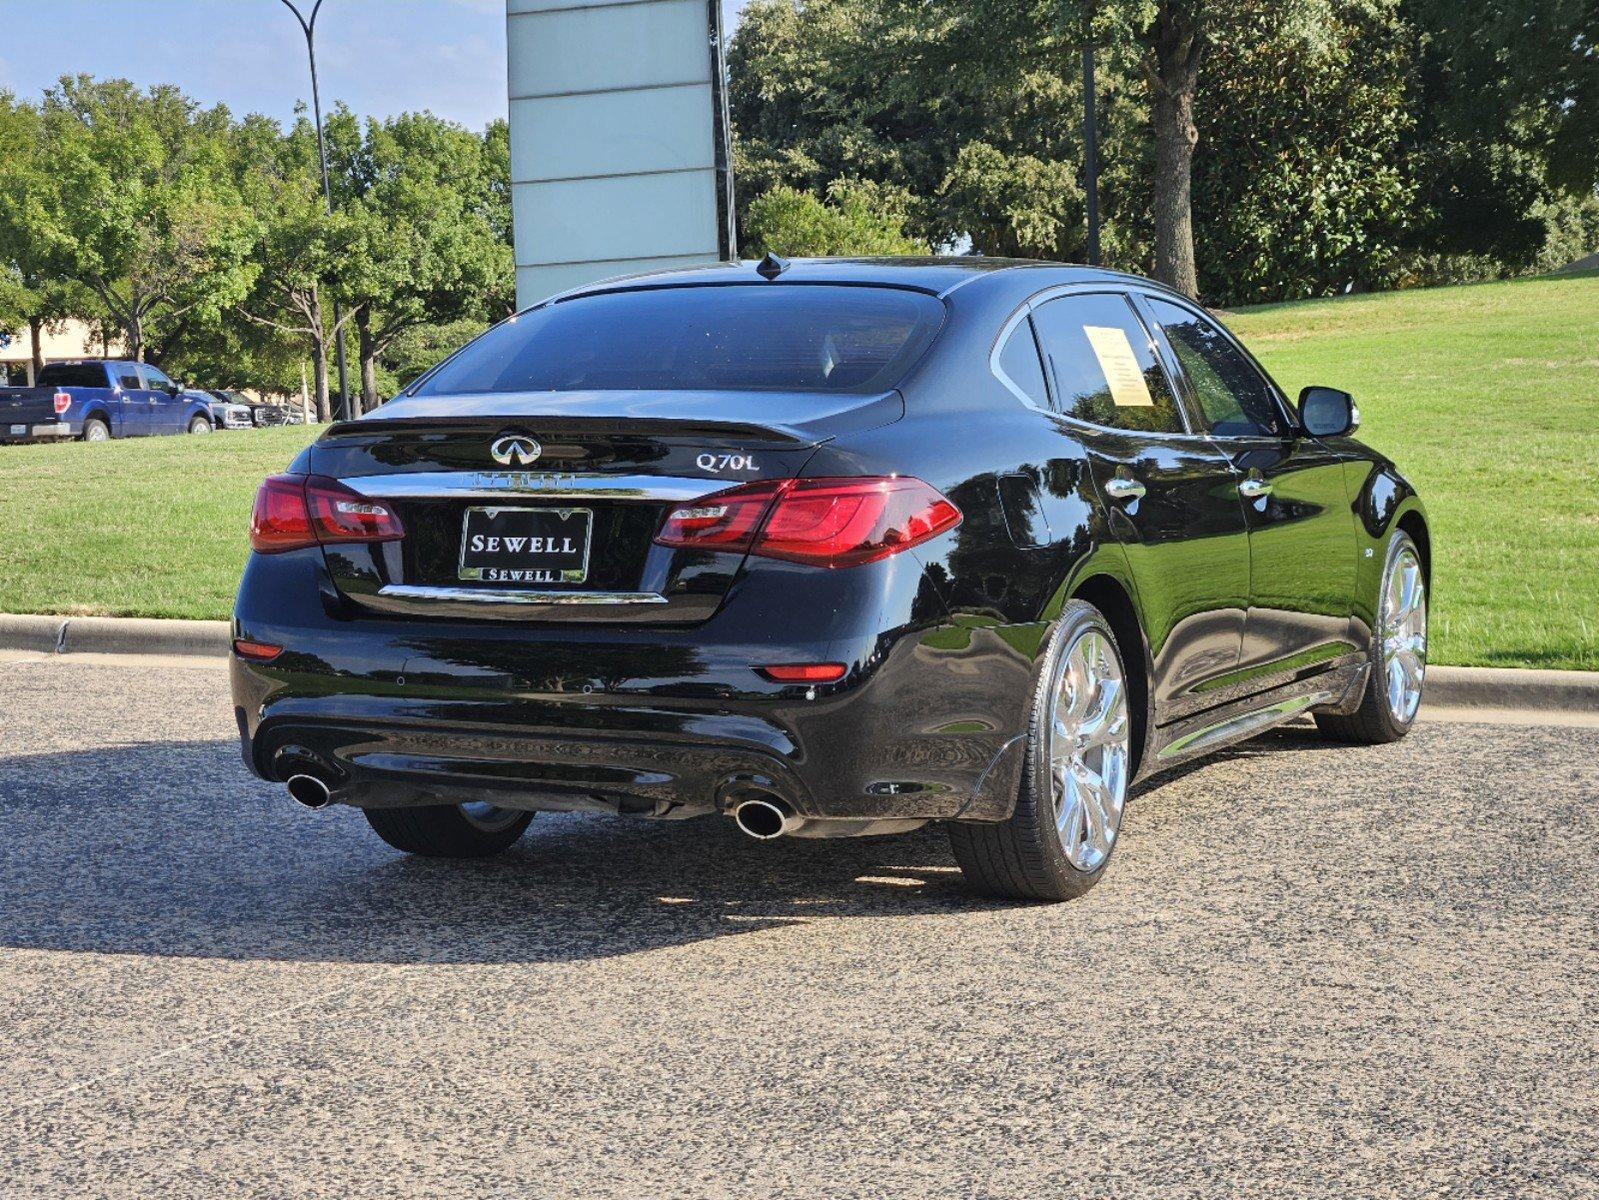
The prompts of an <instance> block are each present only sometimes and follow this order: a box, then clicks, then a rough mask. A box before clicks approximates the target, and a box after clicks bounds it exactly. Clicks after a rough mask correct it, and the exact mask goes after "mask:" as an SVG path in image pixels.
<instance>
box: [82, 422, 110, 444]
mask: <svg viewBox="0 0 1599 1200" xmlns="http://www.w3.org/2000/svg"><path fill="white" fill-rule="evenodd" d="M83 440H84V441H86V442H109V441H110V440H111V426H109V425H107V424H106V423H105V422H104V421H102V420H101V419H100V418H99V417H89V418H88V419H87V420H85V421H84V422H83Z"/></svg>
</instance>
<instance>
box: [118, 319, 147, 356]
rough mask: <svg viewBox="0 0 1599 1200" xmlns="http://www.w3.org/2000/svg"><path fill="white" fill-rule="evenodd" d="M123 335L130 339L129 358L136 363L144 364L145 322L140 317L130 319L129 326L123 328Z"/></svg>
mask: <svg viewBox="0 0 1599 1200" xmlns="http://www.w3.org/2000/svg"><path fill="white" fill-rule="evenodd" d="M122 335H123V336H124V337H126V338H127V339H128V357H129V358H131V359H132V360H133V361H134V362H143V361H144V322H143V321H142V320H141V319H140V318H138V317H130V318H128V322H127V324H125V325H124V326H123V327H122Z"/></svg>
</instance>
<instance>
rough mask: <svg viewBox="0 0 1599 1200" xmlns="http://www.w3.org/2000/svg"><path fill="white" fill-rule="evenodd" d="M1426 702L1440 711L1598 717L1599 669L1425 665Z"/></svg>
mask: <svg viewBox="0 0 1599 1200" xmlns="http://www.w3.org/2000/svg"><path fill="white" fill-rule="evenodd" d="M1426 702H1427V704H1428V705H1429V706H1431V705H1436V706H1438V707H1440V708H1444V707H1455V708H1519V709H1532V710H1534V711H1537V712H1585V713H1599V671H1533V670H1525V669H1514V670H1512V669H1507V668H1505V667H1428V668H1427V690H1426Z"/></svg>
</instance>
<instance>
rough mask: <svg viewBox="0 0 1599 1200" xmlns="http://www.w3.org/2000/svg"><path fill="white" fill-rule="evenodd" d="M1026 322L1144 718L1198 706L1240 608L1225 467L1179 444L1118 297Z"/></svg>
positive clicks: (1230, 648)
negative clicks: (1126, 583)
mask: <svg viewBox="0 0 1599 1200" xmlns="http://www.w3.org/2000/svg"><path fill="white" fill-rule="evenodd" d="M1032 320H1033V324H1034V329H1035V330H1036V333H1037V336H1038V342H1039V347H1040V349H1041V350H1042V352H1043V356H1044V363H1045V367H1046V370H1045V375H1046V378H1047V380H1048V383H1049V388H1050V401H1051V405H1052V408H1053V410H1054V412H1055V413H1056V415H1057V416H1058V418H1059V419H1060V420H1062V421H1063V422H1065V423H1067V424H1068V425H1069V426H1070V428H1071V429H1072V431H1073V433H1074V435H1075V436H1076V437H1077V438H1078V439H1079V440H1080V441H1081V443H1082V445H1083V446H1084V448H1085V449H1086V450H1087V452H1088V458H1089V462H1090V464H1091V469H1092V471H1093V473H1094V480H1095V484H1096V487H1097V489H1098V492H1099V495H1100V499H1101V501H1102V503H1103V504H1104V506H1105V509H1106V511H1107V512H1108V514H1109V520H1110V527H1111V529H1112V530H1113V531H1114V533H1115V535H1116V537H1117V538H1118V539H1119V540H1120V541H1121V543H1122V545H1123V547H1124V548H1125V551H1126V554H1127V558H1128V564H1129V567H1130V569H1131V571H1132V576H1133V581H1134V585H1135V586H1136V588H1137V590H1138V604H1139V608H1140V610H1141V611H1142V613H1143V615H1144V623H1145V634H1146V636H1147V637H1148V638H1149V645H1150V652H1151V655H1152V657H1153V660H1154V662H1153V665H1154V679H1153V680H1152V686H1151V694H1152V696H1153V697H1154V700H1155V704H1156V719H1157V721H1159V722H1166V721H1170V720H1174V719H1177V718H1179V717H1182V716H1185V715H1188V714H1189V713H1192V712H1196V711H1198V710H1201V709H1204V708H1208V707H1211V706H1212V705H1214V704H1216V703H1219V702H1221V700H1222V699H1224V697H1218V696H1217V695H1216V689H1217V687H1218V686H1220V685H1222V684H1223V683H1224V682H1225V680H1226V679H1227V678H1228V676H1229V675H1230V674H1231V673H1232V672H1234V671H1236V670H1237V667H1238V661H1239V656H1240V653H1241V651H1242V645H1243V633H1244V623H1245V616H1246V612H1247V608H1248V602H1249V539H1248V532H1247V526H1246V523H1245V518H1244V512H1243V506H1242V503H1241V502H1240V500H1239V497H1238V489H1237V483H1238V476H1237V474H1236V472H1235V471H1234V468H1233V465H1232V463H1231V461H1230V460H1229V458H1228V457H1227V455H1226V454H1223V453H1222V452H1220V451H1219V450H1218V449H1217V448H1216V447H1215V446H1214V445H1213V444H1212V443H1211V442H1210V440H1209V439H1208V438H1205V437H1203V436H1197V435H1195V434H1193V433H1192V432H1190V431H1189V429H1188V426H1187V423H1186V420H1185V418H1184V414H1183V411H1182V408H1181V406H1180V405H1179V403H1178V401H1177V398H1176V395H1175V392H1174V390H1173V388H1172V385H1171V381H1170V380H1169V379H1168V377H1167V375H1166V372H1165V370H1164V369H1163V368H1162V366H1161V363H1160V360H1159V358H1158V356H1157V354H1156V349H1155V343H1154V341H1153V339H1152V338H1151V337H1150V334H1149V331H1148V329H1147V328H1146V327H1145V326H1144V324H1143V321H1142V319H1141V318H1140V316H1139V315H1138V313H1137V312H1136V311H1135V310H1134V308H1133V305H1132V303H1131V301H1130V299H1129V298H1128V296H1127V295H1126V294H1125V293H1124V292H1121V291H1109V290H1107V291H1070V292H1067V293H1065V294H1061V295H1058V296H1055V297H1053V298H1047V297H1046V298H1045V299H1044V300H1043V302H1042V303H1039V304H1037V305H1036V307H1035V308H1034V310H1033V313H1032Z"/></svg>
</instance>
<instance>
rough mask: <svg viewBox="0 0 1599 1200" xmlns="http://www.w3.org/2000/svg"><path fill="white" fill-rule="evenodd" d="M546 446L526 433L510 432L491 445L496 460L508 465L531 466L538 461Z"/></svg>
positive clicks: (491, 452)
mask: <svg viewBox="0 0 1599 1200" xmlns="http://www.w3.org/2000/svg"><path fill="white" fill-rule="evenodd" d="M543 452H544V447H543V446H541V445H539V444H538V443H537V442H535V441H534V440H533V439H532V438H530V437H527V436H526V435H524V434H517V433H513V434H509V435H507V436H506V437H502V438H501V439H500V440H499V441H497V442H495V443H494V445H492V446H490V447H489V453H490V454H492V455H494V461H495V462H497V463H500V464H502V465H503V466H507V467H512V466H515V467H530V466H532V465H533V464H534V463H535V462H537V461H538V457H539V455H540V454H542V453H543Z"/></svg>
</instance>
